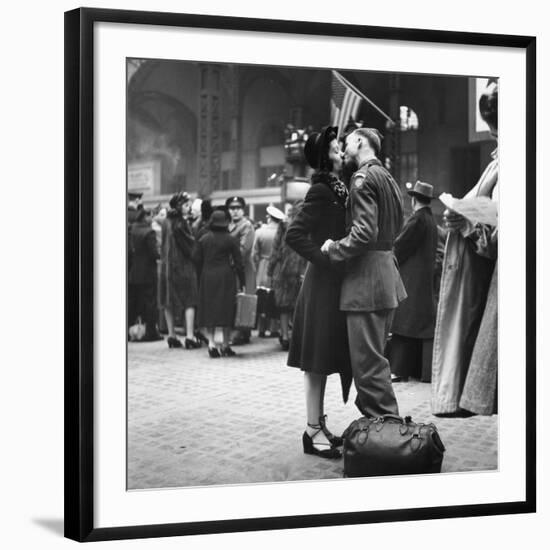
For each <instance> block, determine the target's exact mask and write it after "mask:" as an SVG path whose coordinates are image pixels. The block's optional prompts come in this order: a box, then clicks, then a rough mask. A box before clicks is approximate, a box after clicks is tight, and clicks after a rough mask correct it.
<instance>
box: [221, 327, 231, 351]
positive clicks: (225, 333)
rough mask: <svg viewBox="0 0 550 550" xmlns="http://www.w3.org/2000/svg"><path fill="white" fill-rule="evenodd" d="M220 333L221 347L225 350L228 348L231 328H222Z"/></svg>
mask: <svg viewBox="0 0 550 550" xmlns="http://www.w3.org/2000/svg"><path fill="white" fill-rule="evenodd" d="M222 333H223V344H222V345H223V347H224V348H227V347H229V342H230V340H231V327H222Z"/></svg>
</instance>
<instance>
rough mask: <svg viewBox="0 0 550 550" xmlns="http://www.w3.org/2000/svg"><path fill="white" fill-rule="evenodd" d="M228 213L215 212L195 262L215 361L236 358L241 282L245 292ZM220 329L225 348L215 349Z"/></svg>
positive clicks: (202, 322)
mask: <svg viewBox="0 0 550 550" xmlns="http://www.w3.org/2000/svg"><path fill="white" fill-rule="evenodd" d="M228 226H229V220H228V218H227V215H226V214H225V212H223V211H221V210H215V211H214V212H213V213H212V216H211V217H210V222H209V231H208V232H207V233H205V234H204V235H203V236H202V237H201V238H200V239H199V241H198V242H197V246H196V247H195V251H194V253H193V259H194V260H195V263H196V265H197V268H198V270H199V273H200V285H199V326H200V327H206V337H207V338H208V341H209V344H208V354H209V356H210V357H211V358H217V357H232V356H234V355H235V352H234V351H233V350H232V349H231V348H230V347H229V338H230V336H231V328H232V326H233V322H234V319H235V307H236V298H235V297H236V295H237V282H236V280H235V273H236V274H237V278H238V280H239V286H240V289H241V290H242V289H244V286H245V277H244V269H243V261H242V256H241V252H240V249H239V242H238V241H237V239H236V238H234V237H232V236H231V235H230V234H229V229H228ZM216 327H221V328H222V329H223V346H222V348H221V350H219V349H218V348H217V347H216V346H215V345H214V332H215V330H216Z"/></svg>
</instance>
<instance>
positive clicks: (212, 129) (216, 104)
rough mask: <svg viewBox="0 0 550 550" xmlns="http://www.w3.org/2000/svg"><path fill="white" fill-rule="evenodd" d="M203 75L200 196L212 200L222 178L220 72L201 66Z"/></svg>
mask: <svg viewBox="0 0 550 550" xmlns="http://www.w3.org/2000/svg"><path fill="white" fill-rule="evenodd" d="M200 75H201V87H200V103H199V132H198V133H199V147H198V152H197V154H198V167H199V194H200V195H201V196H203V197H208V196H209V195H210V194H211V193H212V191H213V190H214V189H217V188H219V186H220V177H221V172H220V166H221V113H220V68H219V67H216V66H214V65H210V64H201V65H200Z"/></svg>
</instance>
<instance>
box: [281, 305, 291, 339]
mask: <svg viewBox="0 0 550 550" xmlns="http://www.w3.org/2000/svg"><path fill="white" fill-rule="evenodd" d="M280 320H281V340H288V339H289V337H288V323H289V321H290V314H289V313H288V311H283V312H281V314H280Z"/></svg>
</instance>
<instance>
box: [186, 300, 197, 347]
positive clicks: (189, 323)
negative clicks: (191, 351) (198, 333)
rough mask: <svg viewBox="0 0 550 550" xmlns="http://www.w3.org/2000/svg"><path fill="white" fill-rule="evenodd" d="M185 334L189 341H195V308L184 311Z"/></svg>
mask: <svg viewBox="0 0 550 550" xmlns="http://www.w3.org/2000/svg"><path fill="white" fill-rule="evenodd" d="M185 332H186V337H187V338H189V340H194V339H195V308H194V307H188V308H187V309H186V310H185Z"/></svg>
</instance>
